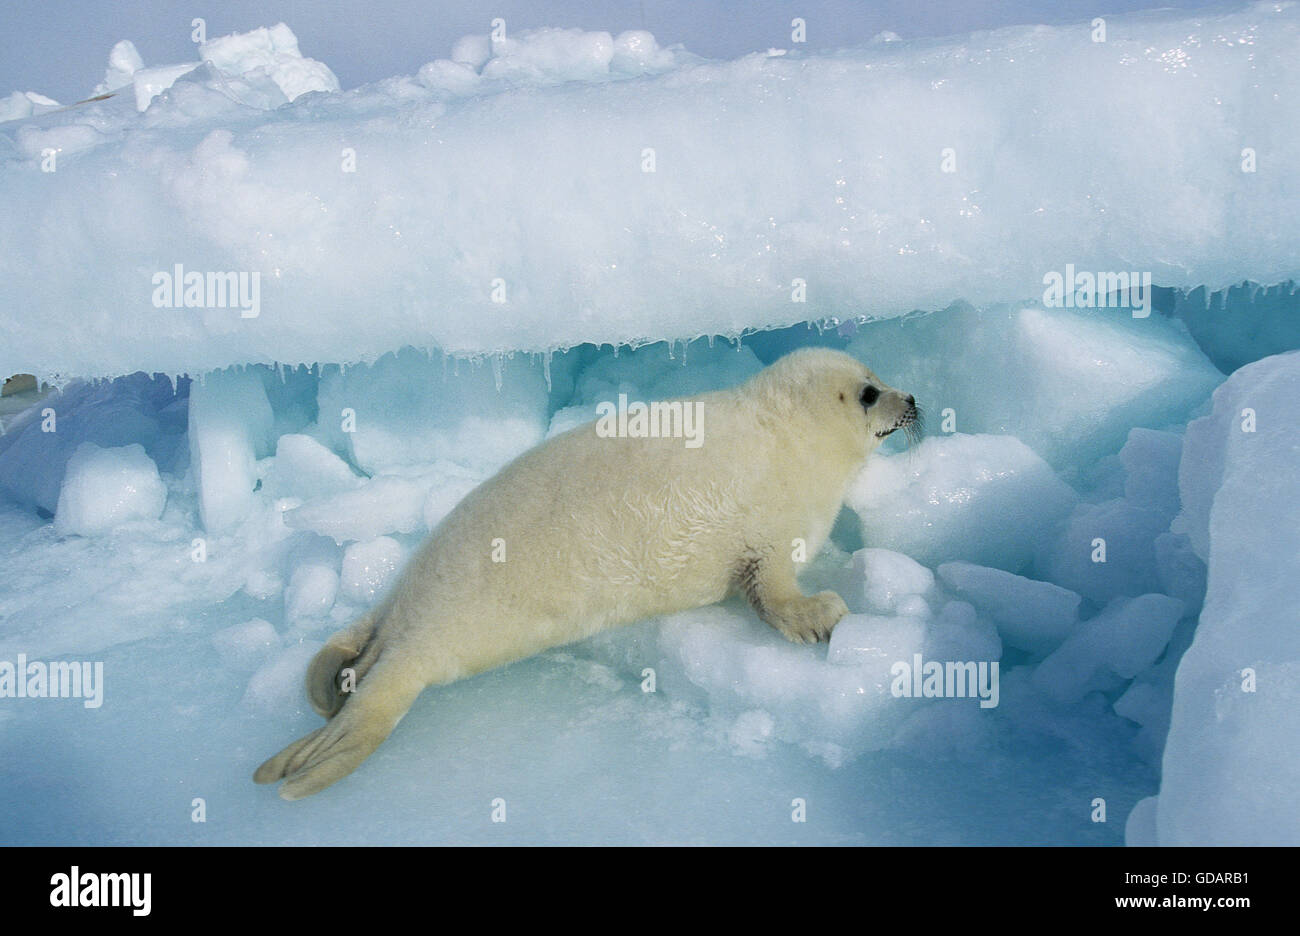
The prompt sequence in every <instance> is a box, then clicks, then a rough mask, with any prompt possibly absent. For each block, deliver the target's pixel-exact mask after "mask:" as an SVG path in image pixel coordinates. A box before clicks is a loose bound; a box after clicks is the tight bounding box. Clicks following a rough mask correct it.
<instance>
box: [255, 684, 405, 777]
mask: <svg viewBox="0 0 1300 936" xmlns="http://www.w3.org/2000/svg"><path fill="white" fill-rule="evenodd" d="M423 689H424V682H423V681H422V680H419V679H416V678H414V677H413V676H412V675H411V674H410V673H408V672H404V671H403V668H402V667H400V666H398V665H395V664H391V663H390V664H388V665H385V664H384V663H383V662H380V663H377V664H376V665H375V666H374V668H373V670H372V672H371V673H370V674H369V675H368V678H367V679H366V680H365V681H364V682H362V684H361V687H360V688H359V689H357V691H356V692H355V693H354V694H352V695H350V696H349V697H348V698H347V700H346V701H345V702H344V703H343V707H342V708H341V709H339V710H338V714H336V715H335V716H334V717H333V719H331V720H330V722H329V723H328V724H326V725H324V726H322V727H320V728H317V729H316V730H315V731H313V732H311V733H310V734H308V735H305V736H303V737H301V738H299V739H298V740H297V741H295V742H293V743H292V744H290V745H289V746H288V747H286V748H285V749H284V750H283V751H281V752H280V753H279V754H276V755H275V756H274V757H272V758H270V759H269V760H267V761H266V762H265V763H264V764H262V766H260V767H258V768H257V771H256V772H255V773H254V774H253V780H254V781H255V782H256V783H275V782H276V781H277V780H280V779H281V778H283V779H284V780H285V784H284V786H282V787H280V796H281V797H283V798H284V799H287V800H296V799H301V798H302V797H304V796H310V795H311V794H313V793H319V792H320V791H321V790H323V789H325V788H326V787H327V786H329V785H330V784H332V783H334V782H335V781H337V780H341V779H342V778H344V777H346V776H347V775H348V774H350V773H351V772H352V771H353V770H355V769H356V768H357V766H358V765H359V764H360V763H361V762H362V761H364V760H365V759H366V758H367V757H369V756H370V755H371V753H373V752H374V750H375V748H377V747H379V745H380V744H382V743H383V742H384V739H385V738H387V737H388V736H389V735H390V734H391V733H392V731H393V729H394V728H395V727H397V723H398V722H399V721H400V720H401V718H402V716H403V715H405V714H406V711H407V709H409V708H410V707H411V703H413V702H414V701H415V699H416V696H418V695H419V694H420V692H421V690H423Z"/></svg>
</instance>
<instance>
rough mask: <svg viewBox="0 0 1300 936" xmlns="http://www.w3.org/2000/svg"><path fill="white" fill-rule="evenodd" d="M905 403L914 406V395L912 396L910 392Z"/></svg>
mask: <svg viewBox="0 0 1300 936" xmlns="http://www.w3.org/2000/svg"><path fill="white" fill-rule="evenodd" d="M907 405H908V406H915V405H916V397H914V396H912V394H910V393H909V394H908V395H907Z"/></svg>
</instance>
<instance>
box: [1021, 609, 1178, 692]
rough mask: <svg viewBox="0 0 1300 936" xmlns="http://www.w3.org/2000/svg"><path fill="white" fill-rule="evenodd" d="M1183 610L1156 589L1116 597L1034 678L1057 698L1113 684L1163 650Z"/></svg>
mask: <svg viewBox="0 0 1300 936" xmlns="http://www.w3.org/2000/svg"><path fill="white" fill-rule="evenodd" d="M1182 615H1183V603H1182V602H1181V601H1179V600H1178V599H1177V598H1170V597H1169V596H1168V595H1161V594H1157V593H1153V594H1150V595H1139V596H1138V597H1136V598H1117V599H1115V600H1114V601H1113V602H1111V603H1110V604H1109V605H1107V606H1106V608H1105V609H1104V610H1103V611H1102V612H1101V613H1100V614H1098V615H1097V616H1096V617H1095V618H1092V619H1091V620H1088V621H1085V622H1084V623H1083V624H1082V626H1080V627H1079V628H1078V629H1077V630H1075V631H1074V633H1072V634H1070V636H1069V637H1067V638H1066V639H1065V642H1064V643H1062V644H1061V645H1060V646H1059V647H1057V648H1056V650H1054V651H1053V652H1052V654H1051V655H1050V656H1049V657H1048V658H1047V659H1045V660H1044V661H1043V662H1042V663H1041V664H1039V666H1038V668H1037V669H1035V670H1034V684H1035V686H1037V688H1038V689H1039V690H1040V691H1041V692H1043V693H1044V694H1045V695H1047V696H1049V697H1050V698H1052V699H1054V700H1056V701H1058V702H1077V701H1079V700H1080V699H1082V698H1083V697H1084V695H1086V694H1087V693H1088V692H1095V691H1106V690H1110V689H1113V688H1114V685H1113V684H1114V683H1115V681H1116V680H1129V679H1132V678H1133V677H1134V676H1136V675H1137V674H1138V673H1141V672H1143V671H1144V670H1146V669H1147V668H1148V667H1150V666H1151V665H1152V664H1153V663H1155V661H1156V659H1157V658H1158V657H1159V656H1160V654H1161V653H1162V652H1163V651H1164V649H1165V646H1166V645H1167V644H1168V643H1169V638H1170V637H1172V636H1173V633H1174V627H1175V625H1177V624H1178V620H1179V618H1181V617H1182Z"/></svg>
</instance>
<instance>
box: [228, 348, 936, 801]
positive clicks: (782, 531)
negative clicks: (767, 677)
mask: <svg viewBox="0 0 1300 936" xmlns="http://www.w3.org/2000/svg"><path fill="white" fill-rule="evenodd" d="M678 402H681V404H682V407H681V408H678V409H674V408H673V407H671V406H669V407H664V408H662V409H661V410H660V415H661V416H663V415H664V414H668V415H667V422H669V423H670V424H671V423H672V416H673V414H675V415H676V416H677V417H678V423H677V425H678V427H679V428H680V427H681V426H682V424H683V422H684V421H683V420H681V419H680V417H681V416H682V415H683V412H684V411H685V408H686V407H688V406H689V407H692V410H691V412H692V413H697V414H699V415H700V416H701V417H702V422H700V423H699V424H698V425H697V426H696V427H695V428H694V432H695V434H696V436H697V438H693V439H690V438H687V439H684V438H682V437H681V435H682V433H680V432H677V433H674V432H673V431H666V432H665V431H661V432H659V433H657V437H645V435H646V434H645V433H644V432H638V433H637V435H636V436H635V437H634V436H633V433H632V432H631V431H628V432H627V433H625V434H619V433H615V434H613V436H612V437H610V434H609V433H608V432H598V427H600V426H601V422H600V421H597V422H593V423H587V424H586V425H583V426H579V427H577V428H575V429H571V430H569V431H568V432H565V433H563V434H561V435H557V436H555V437H554V438H552V439H549V440H547V441H546V442H544V443H542V444H541V445H539V446H537V447H536V448H534V449H531V450H530V451H528V452H525V453H524V454H523V455H521V456H519V457H518V458H516V459H515V460H514V461H512V462H511V463H510V464H508V465H506V466H505V467H504V468H502V469H501V471H500V472H498V473H497V474H496V476H494V477H493V478H491V479H489V480H488V481H485V482H484V483H483V484H481V485H480V486H479V487H478V488H476V489H475V490H473V491H472V492H470V493H469V494H468V495H467V496H466V497H465V499H464V500H462V501H461V502H460V503H459V504H458V505H457V506H456V508H455V509H454V510H452V512H451V513H450V514H448V515H447V517H446V518H444V519H443V521H442V522H441V523H440V524H439V525H438V527H437V528H436V529H435V530H434V531H433V532H432V533H431V534H430V536H429V538H428V540H427V541H426V542H425V543H424V545H423V546H422V547H421V548H420V550H419V551H418V552H417V553H416V554H415V555H414V556H413V557H412V558H411V560H410V562H409V563H408V564H407V566H406V568H405V569H404V570H403V572H402V574H401V576H400V578H399V579H398V580H397V582H396V583H395V584H394V586H393V587H392V589H391V590H390V591H389V593H388V594H387V596H386V597H385V598H384V600H383V601H382V602H381V603H380V604H379V605H378V606H376V607H375V608H374V609H373V610H371V611H370V612H369V613H367V614H365V615H363V616H362V617H361V618H360V619H359V620H358V621H357V622H356V623H354V624H353V625H352V626H351V627H349V628H347V629H346V630H343V631H340V632H339V633H337V634H335V635H334V636H333V637H331V638H330V639H329V641H328V642H327V643H326V645H325V646H324V647H323V648H322V649H321V650H320V652H319V653H318V654H317V655H316V657H315V659H313V661H312V663H311V666H310V668H309V670H308V673H307V695H308V697H309V698H310V700H311V703H312V706H313V708H315V709H316V711H317V712H319V713H320V714H321V715H323V716H325V717H326V718H328V719H329V721H328V722H327V723H326V724H325V725H324V726H322V727H321V728H318V729H316V730H315V731H313V732H311V734H308V735H306V736H305V737H303V738H300V739H299V740H297V741H295V742H294V743H293V744H290V745H289V746H288V747H286V748H285V749H284V750H283V751H281V752H280V753H279V754H277V755H275V756H274V757H272V758H271V759H270V760H268V761H266V763H264V764H262V766H261V767H259V768H258V769H257V772H256V773H255V774H254V776H253V779H254V780H256V781H257V782H258V783H273V782H275V781H277V780H280V779H284V780H285V781H286V782H285V783H284V785H283V786H282V787H281V788H280V795H281V796H283V797H284V798H285V799H299V798H301V797H304V796H308V795H310V794H312V793H316V792H318V791H319V790H322V789H324V788H325V787H327V786H329V785H330V784H331V783H334V782H335V781H336V780H338V779H340V778H341V777H344V776H346V775H347V774H348V773H350V772H351V771H352V770H353V769H354V768H356V766H357V765H358V764H360V763H361V762H362V761H363V760H365V758H366V757H367V756H369V755H370V753H371V752H372V751H374V750H375V748H377V747H378V746H379V745H380V743H381V742H382V741H383V740H384V739H385V738H386V737H388V735H389V733H390V732H392V730H393V728H394V726H396V724H397V722H398V721H399V720H400V719H401V717H402V716H403V715H404V714H405V713H406V711H407V709H409V708H410V707H411V704H412V703H413V702H414V701H415V698H416V696H418V695H419V694H420V692H421V691H423V690H424V689H425V688H426V687H428V686H436V685H442V684H445V683H449V682H453V681H454V680H457V679H463V678H464V677H466V676H470V675H473V674H474V673H479V672H482V671H483V670H487V669H491V668H492V667H495V666H500V665H502V664H504V663H509V662H511V661H513V660H518V659H521V658H523V657H527V656H531V655H533V654H535V653H538V652H540V651H542V650H545V649H547V648H549V647H555V646H557V645H560V644H565V643H569V642H571V641H575V640H580V639H582V638H584V637H587V636H589V635H591V634H594V633H596V632H597V631H600V630H603V629H605V628H608V627H614V626H616V625H620V624H627V623H630V622H632V621H637V620H640V619H642V618H647V617H653V616H655V615H661V614H669V613H672V612H676V611H684V610H687V609H690V608H697V607H701V606H703V605H708V604H713V603H714V602H717V601H720V600H722V599H723V598H724V597H726V596H727V595H728V594H729V593H731V592H733V591H740V592H742V593H743V594H744V595H745V596H746V597H747V598H748V600H749V602H750V604H751V605H752V606H753V608H754V610H755V611H756V612H757V614H758V616H759V617H760V618H761V619H762V620H763V621H765V622H767V623H768V624H770V625H771V626H772V627H774V628H776V629H777V630H778V631H780V632H781V633H782V634H784V635H785V636H786V637H787V638H789V639H790V640H793V641H796V642H814V641H819V640H825V639H827V638H828V637H829V635H830V632H831V628H833V627H834V626H835V624H836V623H837V622H838V621H839V620H840V618H842V617H843V616H844V615H845V614H847V613H848V608H847V607H846V606H845V604H844V601H843V599H841V598H840V596H839V595H837V594H835V593H834V592H830V591H824V592H821V593H820V594H817V595H811V596H806V595H804V594H803V593H802V592H801V591H800V590H799V587H798V585H797V584H796V582H795V573H796V563H795V562H794V558H793V557H794V555H795V552H796V545H797V544H796V541H797V540H802V541H803V544H804V549H805V552H806V555H809V556H812V555H815V554H816V552H817V550H818V549H819V548H820V547H821V545H822V543H823V542H824V541H825V539H826V536H827V535H828V534H829V532H830V529H831V525H832V524H833V523H834V521H835V517H836V515H837V513H838V512H839V509H840V506H841V503H842V501H843V499H844V495H845V493H846V491H847V488H848V485H849V483H850V481H851V480H852V479H853V477H854V475H855V474H856V473H857V472H858V471H859V470H860V469H861V467H862V465H863V463H864V461H865V460H866V458H867V456H868V455H869V454H870V453H871V451H872V450H873V449H874V448H875V447H876V446H877V445H878V444H879V443H880V440H881V439H883V438H884V437H885V436H887V435H889V434H890V433H891V432H894V431H895V430H897V429H909V430H910V429H912V428H914V427H915V426H916V425H917V421H918V414H917V408H916V401H915V400H914V399H913V398H912V397H911V396H910V395H906V394H904V393H902V392H900V391H898V390H895V389H893V388H891V387H889V386H887V385H885V384H884V383H883V382H881V380H880V379H879V378H877V377H876V375H875V374H873V373H872V372H871V371H870V370H868V369H867V368H866V367H864V366H863V365H862V363H861V362H859V361H858V360H857V359H856V358H853V357H850V356H849V355H847V354H843V353H841V352H838V351H830V350H826V349H820V348H805V349H802V350H799V351H795V352H793V353H791V354H788V355H786V356H785V357H783V358H781V359H780V360H779V361H776V362H775V363H774V364H772V365H771V366H770V367H767V368H766V369H764V370H763V371H761V372H759V373H758V374H756V375H754V376H753V377H752V378H750V379H749V380H748V381H746V382H745V383H743V384H741V385H739V386H736V387H733V388H731V389H728V390H721V391H717V392H715V393H708V394H704V395H702V396H698V397H693V398H691V399H689V400H684V401H678ZM629 409H630V408H629ZM628 425H629V427H630V426H631V423H629V424H628ZM605 428H606V429H608V428H609V426H608V425H606V426H605ZM620 428H622V427H620ZM642 428H644V425H643V426H642ZM660 428H661V429H662V428H663V427H662V426H661V427H660ZM669 429H670V430H671V429H672V426H671V425H670V426H669ZM688 443H689V444H688ZM354 687H355V688H354Z"/></svg>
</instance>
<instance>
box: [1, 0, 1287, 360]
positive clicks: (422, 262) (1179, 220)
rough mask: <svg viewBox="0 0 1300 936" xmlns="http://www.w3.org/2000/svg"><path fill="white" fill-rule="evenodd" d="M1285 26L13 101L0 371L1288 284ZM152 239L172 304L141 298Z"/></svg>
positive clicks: (544, 338)
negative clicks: (282, 88) (482, 89)
mask: <svg viewBox="0 0 1300 936" xmlns="http://www.w3.org/2000/svg"><path fill="white" fill-rule="evenodd" d="M1298 42H1300V9H1297V8H1296V7H1294V6H1289V5H1277V4H1260V5H1256V6H1251V7H1247V8H1244V9H1242V10H1239V11H1237V12H1233V13H1229V14H1223V15H1213V16H1210V15H1202V16H1197V17H1186V16H1175V15H1170V14H1144V15H1140V16H1131V17H1115V18H1108V20H1107V34H1106V40H1105V41H1104V42H1096V41H1094V40H1093V33H1092V29H1091V28H1090V27H1089V26H1088V25H1087V24H1080V25H1078V26H1072V27H1061V28H1048V27H1020V28H1014V29H1003V30H998V31H995V32H990V33H980V34H977V35H974V36H971V37H968V38H963V39H952V40H944V41H933V42H915V43H908V42H891V43H888V44H883V45H875V46H870V47H867V48H864V49H858V50H849V51H844V52H839V53H833V54H824V55H809V56H805V55H795V54H788V55H784V56H765V55H753V56H747V57H745V58H742V59H739V60H736V61H734V62H720V63H705V64H699V63H696V64H680V65H678V66H676V67H673V68H671V69H670V70H668V71H665V72H662V73H660V74H648V75H645V76H643V77H639V78H634V79H630V80H622V81H606V82H600V83H595V84H592V83H583V82H568V83H562V84H555V83H554V82H553V81H550V79H547V80H546V81H545V82H543V81H542V80H541V79H537V78H536V76H534V77H533V78H530V77H529V76H528V74H527V73H526V72H524V73H520V74H516V75H513V76H512V77H511V78H510V81H511V82H512V84H511V86H510V89H509V90H501V89H500V88H498V89H497V92H496V93H494V94H492V95H490V96H484V95H480V94H477V93H473V92H472V91H471V92H468V93H461V92H458V93H456V94H453V93H451V92H450V91H449V90H448V89H447V87H445V86H442V85H439V84H438V83H437V82H436V81H433V82H432V83H430V82H431V79H430V76H429V75H425V79H424V83H422V82H421V80H418V79H417V78H405V79H403V78H397V79H391V80H389V81H387V82H380V83H378V84H376V85H372V86H368V87H366V88H362V89H358V90H357V91H354V92H347V93H335V94H328V95H319V94H318V95H307V96H305V97H303V98H301V99H300V100H298V101H296V102H295V103H293V104H291V105H287V106H283V107H280V108H278V109H275V110H271V111H262V110H258V109H257V108H255V107H250V106H247V105H245V104H241V103H239V102H237V101H232V100H231V99H230V98H228V97H225V96H222V95H220V94H217V93H216V92H215V91H213V89H212V88H210V87H208V86H207V85H206V84H204V83H203V82H202V81H186V82H178V83H177V85H175V86H173V88H172V89H170V90H169V91H168V92H167V93H166V94H165V95H163V96H162V97H160V98H159V99H158V100H157V101H155V102H154V104H153V105H151V106H150V108H149V109H148V111H147V112H146V113H144V114H136V113H134V108H133V107H131V106H130V104H129V102H128V103H127V104H126V105H125V106H124V105H121V104H120V103H119V104H115V103H114V102H115V100H116V99H110V100H109V101H104V102H99V103H97V104H90V105H86V106H83V107H78V108H73V109H70V110H67V111H63V112H59V113H49V114H43V115H38V116H32V117H30V118H28V119H26V120H22V121H17V122H14V123H11V124H6V125H4V126H0V202H3V203H4V204H6V205H7V206H8V208H9V210H7V211H6V212H5V213H4V215H3V217H2V218H0V309H2V310H4V311H3V312H2V313H0V316H2V318H0V325H2V326H3V328H4V334H5V341H4V343H3V346H2V347H0V371H3V372H5V373H14V372H31V373H36V374H38V375H48V374H52V373H62V374H81V375H108V374H121V373H129V372H133V371H136V370H145V371H149V372H154V371H157V372H163V373H183V372H188V373H197V372H202V371H206V370H210V369H213V368H217V367H221V366H225V365H229V364H231V363H235V362H251V361H262V362H270V361H282V362H287V363H292V362H311V361H336V362H349V361H359V360H373V359H375V358H377V357H379V356H380V355H381V354H383V353H384V352H386V351H389V350H391V349H394V348H400V347H403V346H405V345H415V346H419V347H438V348H441V349H443V350H446V351H447V352H449V353H453V354H476V353H493V352H500V351H506V350H523V351H545V350H549V349H554V348H559V347H565V346H571V345H575V344H579V343H582V342H615V343H638V342H640V341H643V340H648V339H662V338H670V337H676V338H687V337H693V336H696V335H700V334H719V335H732V334H736V333H738V332H740V331H742V330H745V329H753V328H767V327H774V326H780V325H788V324H792V323H797V322H801V321H807V320H820V319H824V318H841V319H843V318H850V317H853V316H857V315H863V314H865V315H871V316H877V317H880V316H893V315H898V314H902V313H905V312H907V311H909V310H912V309H915V308H924V309H935V308H943V307H945V306H947V305H948V304H949V303H951V302H952V301H953V300H954V299H957V298H964V299H966V300H968V301H970V302H971V303H973V304H975V305H977V306H985V305H989V304H991V303H995V302H999V301H1004V300H1017V299H1030V298H1036V297H1039V296H1041V294H1042V292H1043V290H1044V277H1045V276H1048V275H1050V274H1052V273H1054V272H1055V273H1060V272H1062V271H1064V270H1065V269H1066V267H1067V265H1073V266H1074V267H1075V268H1076V269H1077V270H1082V271H1090V272H1095V273H1105V272H1120V271H1124V272H1132V273H1146V272H1149V273H1151V274H1152V279H1153V281H1154V282H1156V283H1158V284H1163V285H1166V286H1173V287H1183V288H1191V287H1195V286H1199V285H1207V286H1209V287H1210V288H1219V287H1222V286H1225V285H1227V284H1229V283H1235V282H1240V281H1241V280H1242V279H1247V278H1248V279H1251V280H1254V281H1256V282H1260V283H1265V284H1270V283H1278V282H1282V281H1284V280H1286V279H1289V278H1295V277H1296V276H1300V265H1298V261H1297V259H1296V256H1297V255H1296V253H1295V250H1294V244H1295V243H1296V242H1297V240H1300V219H1298V218H1297V215H1296V213H1295V212H1294V211H1293V210H1292V206H1293V205H1295V204H1296V203H1297V200H1298V197H1300V176H1297V175H1296V174H1295V173H1294V172H1293V171H1291V168H1290V167H1293V166H1295V165H1297V164H1300V136H1297V135H1296V134H1295V133H1294V132H1293V126H1294V120H1293V118H1294V115H1293V113H1292V112H1291V110H1292V108H1291V104H1290V102H1291V101H1292V100H1293V99H1294V97H1295V95H1296V93H1297V92H1298V91H1300V58H1297V57H1296V56H1295V55H1294V54H1293V51H1294V49H1295V47H1296V46H1297V43H1298ZM462 51H463V50H462ZM598 51H599V50H598ZM601 54H602V55H603V52H602V53H601ZM611 54H612V53H611ZM466 67H468V66H466ZM444 70H445V69H444ZM470 70H471V71H472V69H470ZM480 77H481V76H480ZM115 107H116V108H117V109H114V108H115ZM50 152H54V153H55V154H56V156H55V162H56V164H57V165H56V171H53V172H47V171H42V169H43V168H44V164H45V163H47V162H48V160H49V156H48V154H49V153H50ZM949 169H951V170H952V171H948V170H949ZM1251 170H1253V171H1251ZM177 264H180V265H182V267H183V269H184V271H186V272H187V273H199V274H201V275H202V276H203V277H204V278H205V282H204V292H203V299H202V300H201V301H200V303H199V304H197V305H190V304H187V303H186V302H185V301H184V290H183V288H182V289H181V290H180V291H179V292H180V293H181V301H180V302H179V303H178V302H176V301H175V293H176V292H177V291H176V290H175V289H174V286H173V296H172V300H171V301H168V302H163V301H160V300H159V294H158V289H159V284H158V278H159V277H160V276H162V275H163V274H168V275H170V274H171V273H172V271H174V270H175V268H176V265H177ZM216 274H235V275H236V276H238V275H239V274H245V275H246V276H247V277H248V278H249V280H250V288H251V279H252V277H253V276H254V275H256V277H257V282H258V286H257V288H258V290H259V295H258V298H257V310H256V311H257V314H256V315H250V314H247V313H249V312H251V311H252V307H251V305H245V304H242V302H241V303H236V302H232V301H231V300H230V297H229V296H227V298H226V300H225V301H224V303H223V302H220V301H215V297H214V301H211V302H210V301H208V299H207V279H208V278H210V277H211V276H213V275H216ZM184 285H185V284H184V283H182V284H181V286H182V287H183V286H184ZM250 299H251V297H250ZM801 300H802V301H801Z"/></svg>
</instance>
